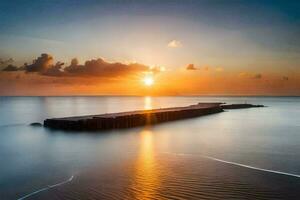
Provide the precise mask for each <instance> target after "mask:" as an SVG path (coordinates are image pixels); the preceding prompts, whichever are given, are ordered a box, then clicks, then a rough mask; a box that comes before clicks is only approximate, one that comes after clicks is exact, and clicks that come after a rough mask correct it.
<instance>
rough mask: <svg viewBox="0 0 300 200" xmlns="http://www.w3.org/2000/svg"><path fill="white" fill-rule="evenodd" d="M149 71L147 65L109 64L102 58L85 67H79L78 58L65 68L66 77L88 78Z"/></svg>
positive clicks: (90, 62) (90, 61) (86, 64)
mask: <svg viewBox="0 0 300 200" xmlns="http://www.w3.org/2000/svg"><path fill="white" fill-rule="evenodd" d="M147 70H149V67H147V66H146V65H142V64H138V63H133V64H128V65H127V64H122V63H119V62H116V63H109V62H106V61H104V60H103V59H102V58H98V59H96V60H88V61H86V62H85V64H84V65H79V64H78V60H77V59H76V58H74V59H72V61H71V65H70V66H68V67H65V68H64V72H65V73H67V74H66V75H68V74H69V75H88V76H103V77H105V76H118V75H123V74H127V73H135V72H143V71H147Z"/></svg>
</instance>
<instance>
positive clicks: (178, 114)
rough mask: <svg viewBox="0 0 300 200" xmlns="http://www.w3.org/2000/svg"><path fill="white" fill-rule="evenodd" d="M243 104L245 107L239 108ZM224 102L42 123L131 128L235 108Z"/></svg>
mask: <svg viewBox="0 0 300 200" xmlns="http://www.w3.org/2000/svg"><path fill="white" fill-rule="evenodd" d="M236 105H238V106H237V108H248V107H260V106H257V105H251V104H236ZM241 105H244V106H241ZM223 106H224V105H223V103H199V104H196V105H190V106H186V107H173V108H162V109H152V110H138V111H131V112H120V113H109V114H100V115H88V116H76V117H64V118H52V119H46V120H45V121H44V126H45V127H50V128H54V129H64V130H107V129H121V128H131V127H137V126H145V125H150V124H157V123H162V122H167V121H174V120H179V119H186V118H193V117H198V116H203V115H208V114H214V113H220V112H223V111H224V110H223V109H234V108H235V104H232V105H230V106H229V105H227V108H226V106H225V107H223Z"/></svg>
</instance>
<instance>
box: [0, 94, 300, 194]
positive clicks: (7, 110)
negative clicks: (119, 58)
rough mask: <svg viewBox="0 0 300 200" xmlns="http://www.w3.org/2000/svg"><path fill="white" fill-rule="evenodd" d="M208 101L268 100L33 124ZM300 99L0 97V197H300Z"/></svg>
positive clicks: (239, 101) (241, 101) (242, 101)
mask: <svg viewBox="0 0 300 200" xmlns="http://www.w3.org/2000/svg"><path fill="white" fill-rule="evenodd" d="M212 101H213V102H227V103H244V102H248V103H254V104H264V105H267V106H268V107H265V108H251V109H240V110H229V111H228V112H223V113H219V114H214V115H209V116H205V117H199V118H193V119H186V120H180V121H175V122H167V123H163V124H159V125H155V126H151V127H139V128H133V129H126V130H114V131H106V132H98V133H97V132H96V133H95V132H93V133H88V132H64V131H53V130H49V129H45V128H43V127H31V126H29V125H28V124H29V123H31V122H42V121H43V120H44V119H46V118H49V117H63V116H73V115H88V114H99V113H109V112H120V111H129V110H136V109H150V108H161V107H173V106H186V105H190V104H195V103H198V102H212ZM299 108H300V98H297V97H284V98H282V97H274V98H271V97H258V98H254V97H0V113H1V115H0V158H1V165H0V199H18V198H21V197H25V196H26V195H28V194H31V193H34V192H36V191H39V190H41V189H43V188H46V189H45V190H42V191H41V192H37V193H34V194H33V195H32V196H29V197H28V198H25V199H299V198H300V192H298V188H299V186H300V178H299V177H297V176H298V175H300V161H299V159H298V158H299V157H300V145H299V144H300V109H299ZM222 161H224V162H222ZM260 169H262V170H260ZM268 170H269V171H268ZM276 172H279V173H276ZM289 174H290V175H289ZM291 175H295V176H291ZM72 176H73V178H72V179H71V181H67V180H70V178H71V177H72ZM49 186H55V187H49Z"/></svg>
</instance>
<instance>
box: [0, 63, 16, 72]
mask: <svg viewBox="0 0 300 200" xmlns="http://www.w3.org/2000/svg"><path fill="white" fill-rule="evenodd" d="M19 70H20V68H19V67H17V66H14V65H11V64H10V65H7V67H5V68H4V69H3V70H2V71H6V72H14V71H19Z"/></svg>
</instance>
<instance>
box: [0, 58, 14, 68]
mask: <svg viewBox="0 0 300 200" xmlns="http://www.w3.org/2000/svg"><path fill="white" fill-rule="evenodd" d="M13 62H14V60H13V59H12V58H9V59H7V60H4V59H1V58H0V67H1V66H6V65H9V64H11V63H13Z"/></svg>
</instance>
